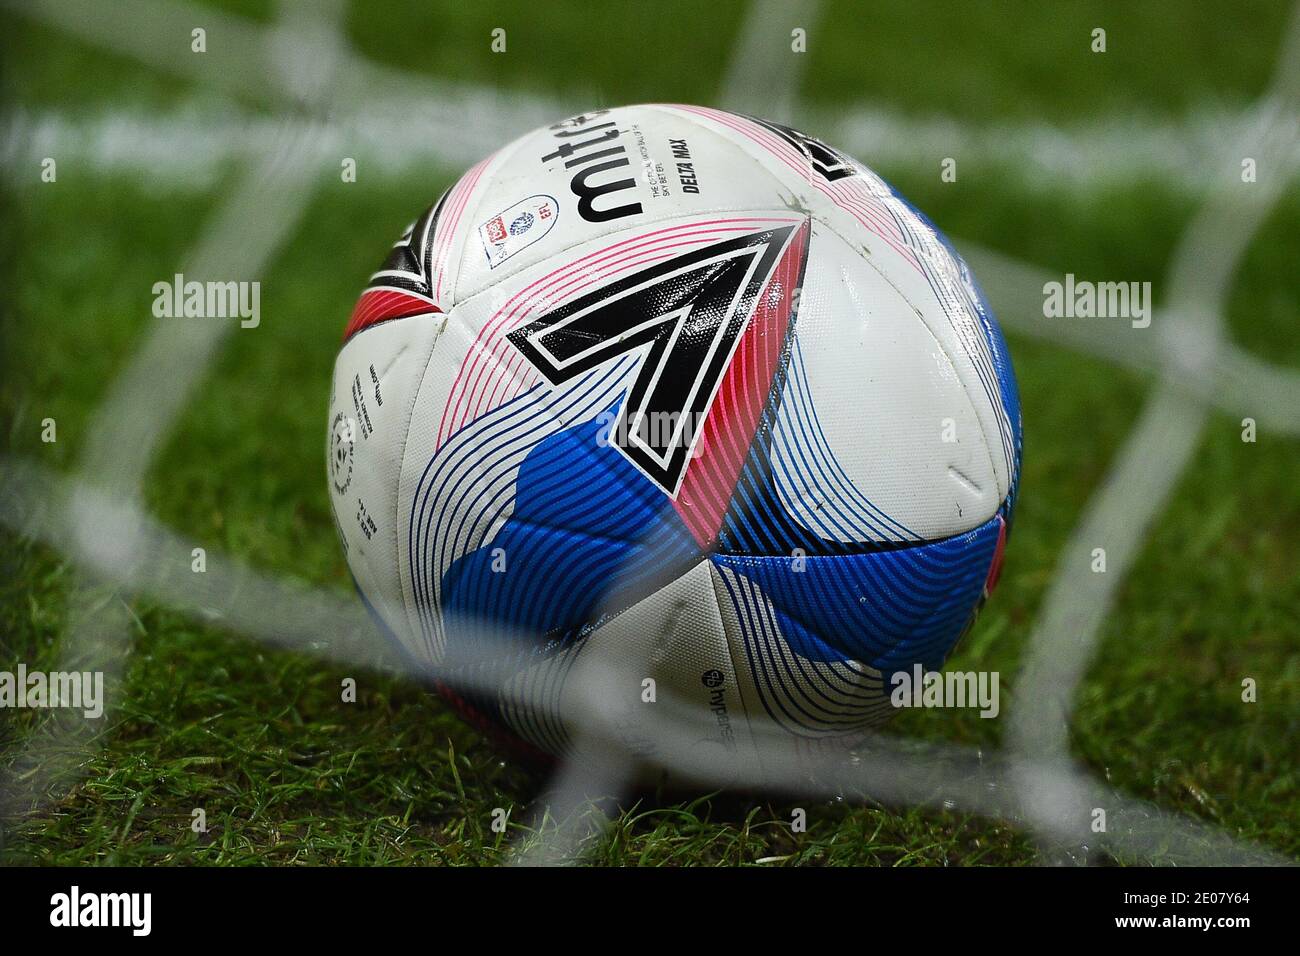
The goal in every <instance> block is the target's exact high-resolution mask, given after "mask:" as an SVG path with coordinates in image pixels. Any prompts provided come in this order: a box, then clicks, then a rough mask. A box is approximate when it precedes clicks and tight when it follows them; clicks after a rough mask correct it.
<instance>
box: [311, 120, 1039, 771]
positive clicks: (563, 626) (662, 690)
mask: <svg viewBox="0 0 1300 956" xmlns="http://www.w3.org/2000/svg"><path fill="white" fill-rule="evenodd" d="M329 428H330V430H329V456H328V460H329V482H330V491H331V499H332V502H333V506H334V512H335V518H336V521H337V524H338V529H339V533H340V537H341V539H342V542H343V547H344V549H345V551H346V554H347V561H348V564H349V566H350V568H351V571H352V574H353V577H354V579H355V582H356V585H357V588H358V590H359V591H360V593H361V594H362V596H363V597H364V598H365V599H366V601H367V602H368V604H369V605H370V606H371V607H372V609H373V610H374V611H375V614H376V616H377V617H378V618H379V619H380V621H381V623H382V625H383V627H384V629H385V630H386V631H387V632H388V633H389V634H390V635H391V637H392V639H393V640H394V641H395V642H396V644H397V645H398V646H399V647H400V648H401V649H402V650H403V652H404V653H405V654H406V655H407V656H408V657H409V658H410V659H411V660H412V661H414V662H415V663H416V664H417V665H419V666H421V667H423V668H425V669H427V670H428V671H429V672H430V673H435V672H436V673H437V674H439V675H440V677H441V679H442V681H443V682H444V684H445V685H446V684H456V683H457V682H456V674H457V673H458V672H459V673H461V674H462V675H465V676H468V675H471V674H472V675H475V676H477V677H478V678H479V680H477V681H476V682H471V684H472V685H473V689H472V690H468V691H462V692H460V693H459V697H457V701H458V704H459V706H460V707H461V708H462V710H463V712H465V713H467V714H468V715H470V716H472V717H474V718H475V719H477V720H480V721H482V722H484V723H486V724H490V725H491V726H493V727H496V728H498V729H500V730H502V731H503V732H504V733H505V734H506V735H507V736H508V737H509V738H511V739H514V740H516V741H521V742H522V743H523V745H524V746H526V747H528V748H536V749H537V750H539V751H542V752H546V753H551V754H565V753H570V752H572V751H573V749H574V747H575V740H576V739H577V738H578V736H579V735H580V734H582V733H585V732H586V731H587V730H588V728H587V727H586V726H584V721H586V720H587V715H588V714H589V713H590V710H589V708H590V702H591V698H592V695H593V693H594V692H596V691H599V692H600V693H601V694H602V695H604V696H603V704H602V706H603V707H604V710H603V711H602V713H604V714H605V715H606V716H607V717H608V716H609V715H610V714H612V715H613V718H612V719H611V720H609V721H608V727H609V728H614V729H613V730H608V733H609V734H612V737H613V738H614V739H613V740H612V743H613V744H614V745H616V746H618V747H621V748H624V749H625V750H626V751H627V752H629V753H633V754H635V755H637V757H638V758H639V759H641V760H642V761H644V763H645V764H646V765H654V764H672V763H674V761H677V760H679V759H681V758H683V757H686V758H690V759H691V760H695V761H699V760H700V759H701V758H704V759H707V760H708V761H709V762H710V763H711V764H713V765H715V766H719V767H722V766H725V764H726V762H727V760H728V759H735V758H737V757H741V756H743V757H746V758H755V757H756V758H757V759H758V760H759V761H760V763H761V760H762V753H761V752H760V753H757V754H756V747H755V736H756V734H759V733H763V734H768V735H770V733H771V732H772V731H773V730H774V729H778V730H779V731H780V732H781V733H782V734H789V735H791V739H793V740H796V741H798V744H797V747H796V749H799V748H803V747H806V748H808V749H809V750H810V751H812V752H816V751H818V750H819V749H820V748H823V747H825V746H826V745H827V742H828V741H836V742H838V741H843V740H845V739H853V737H854V735H855V733H856V732H860V731H862V730H863V729H865V728H868V727H870V726H872V725H874V724H877V723H879V722H880V721H882V720H884V719H885V718H886V717H888V715H889V714H890V713H891V712H892V710H893V706H892V704H891V702H890V676H891V675H893V674H894V673H896V672H899V671H908V672H911V671H912V669H913V667H914V665H918V664H919V665H921V666H922V667H923V668H925V669H927V670H931V669H937V668H939V667H941V666H942V665H943V662H944V660H945V658H946V657H947V655H948V653H949V652H950V651H951V650H952V648H953V646H954V644H955V643H956V642H957V640H958V639H959V637H960V636H961V634H962V633H963V632H964V630H965V629H966V628H967V626H968V625H969V624H970V622H971V621H972V620H973V618H974V615H975V613H976V611H977V610H978V608H979V606H980V605H981V603H982V602H983V600H984V598H985V597H986V596H987V594H988V592H989V590H990V589H991V588H992V586H993V584H994V583H995V582H996V579H997V574H998V570H999V567H1000V564H1001V560H1002V552H1003V547H1004V545H1005V542H1006V537H1007V531H1008V528H1009V527H1010V522H1011V515H1012V510H1013V506H1014V503H1015V494H1016V485H1017V480H1018V475H1019V468H1020V454H1021V423H1020V408H1019V400H1018V398H1017V394H1016V383H1015V378H1014V376H1013V373H1012V369H1011V364H1010V360H1009V357H1008V355H1007V350H1006V345H1005V343H1004V341H1003V339H1002V335H1001V333H1000V331H999V329H998V326H997V324H996V322H995V320H994V318H993V316H992V314H991V312H990V310H989V308H988V305H987V303H986V302H985V300H984V297H983V295H982V294H981V292H980V291H979V288H978V286H977V285H976V284H975V282H974V280H973V278H972V276H971V275H970V273H969V271H968V270H967V268H966V265H965V263H964V262H963V261H962V259H961V257H960V256H958V255H957V254H956V252H955V251H954V250H953V248H952V247H951V245H950V244H949V243H948V242H947V240H946V239H945V238H944V237H943V236H942V235H941V234H940V233H939V231H938V230H937V229H936V228H935V227H934V226H933V225H932V224H931V223H930V222H929V221H928V220H927V219H926V218H925V217H924V216H923V215H922V214H921V213H919V212H918V211H917V210H916V209H914V208H913V207H912V206H911V205H910V204H908V202H907V201H906V200H905V199H903V198H902V197H901V196H899V195H898V194H897V193H896V192H895V191H894V190H893V189H892V188H891V187H890V186H889V185H888V184H887V183H886V182H884V181H883V180H882V179H880V177H878V176H876V175H875V174H874V173H872V172H871V170H869V169H867V168H866V167H865V166H863V165H862V164H860V163H858V162H856V161H855V160H853V159H851V158H850V157H848V156H845V155H843V154H842V153H840V152H838V151H837V150H835V149H833V148H831V147H828V146H826V145H825V144H823V143H821V142H819V141H818V140H816V139H813V138H811V137H809V136H806V135H804V134H803V133H800V132H798V131H796V130H793V129H790V128H788V127H785V126H781V125H777V124H775V123H769V122H766V121H763V120H758V119H753V118H750V117H746V116H740V115H737V114H733V113H727V112H723V111H720V110H715V109H705V108H701V107H694V106H678V105H671V106H670V105H644V106H632V107H626V108H618V109H609V110H598V111H594V112H591V113H586V114H583V115H580V116H575V117H572V118H571V119H567V120H564V121H562V122H559V123H556V124H555V125H553V126H550V127H548V128H545V129H540V130H537V131H534V132H532V133H529V134H528V135H526V136H524V137H522V138H521V139H519V140H517V141H516V142H514V143H512V144H510V145H508V146H506V147H505V148H504V149H502V150H500V151H499V152H497V153H495V154H493V155H492V156H489V157H488V158H486V159H484V160H483V161H482V162H480V163H478V164H477V165H476V166H474V167H473V168H471V169H470V170H469V171H468V172H466V173H465V174H464V176H462V177H461V178H460V180H459V181H458V182H457V183H456V184H455V185H453V186H452V187H451V188H450V189H449V190H447V192H446V193H445V194H443V196H442V197H441V198H440V199H439V200H438V201H437V202H436V203H435V204H434V205H433V206H432V207H430V208H429V209H428V210H427V211H426V212H425V213H424V214H423V215H421V216H420V217H419V218H418V219H417V220H416V221H415V222H414V223H413V224H412V225H411V227H410V228H409V229H408V230H407V231H406V233H405V234H404V235H403V236H402V237H401V238H400V239H399V240H398V242H397V243H396V244H395V245H394V246H393V248H392V250H391V252H390V253H389V255H388V258H387V259H386V260H385V261H384V263H383V266H382V268H381V269H380V270H379V271H378V272H376V273H375V274H374V276H373V277H372V278H371V280H370V285H369V286H368V288H366V290H365V291H364V292H363V293H362V295H361V298H360V300H359V301H358V303H357V305H356V308H355V310H354V312H353V314H352V317H351V320H350V321H349V322H348V324H347V328H346V332H345V336H344V345H343V347H342V350H341V351H340V353H339V355H338V359H337V362H336V366H335V372H334V383H333V391H332V395H331V399H330V413H329ZM485 674H487V675H490V680H489V681H487V682H486V683H485V682H484V680H483V679H482V678H483V676H484V675H485ZM647 679H650V680H652V681H653V682H654V683H653V685H649V684H647V683H646V681H647ZM651 686H652V687H653V694H647V693H646V689H647V687H651ZM445 689H446V690H447V692H448V693H452V692H451V690H450V688H449V687H446V688H445ZM651 697H653V700H654V702H653V703H651V702H649V698H651ZM665 702H668V703H670V704H671V705H672V706H673V707H675V708H677V710H676V711H675V712H676V713H679V714H686V715H687V716H688V717H690V718H691V719H695V720H697V723H698V728H697V730H696V732H694V733H693V734H692V735H690V738H691V741H692V742H691V743H690V744H682V743H681V742H680V740H679V739H677V738H673V740H674V741H676V742H671V743H670V742H666V741H665V739H663V738H662V737H661V736H660V735H657V734H656V732H655V728H654V724H653V720H654V714H653V713H652V711H653V708H654V707H657V706H660V705H662V704H664V703H665ZM783 739H784V738H783ZM683 747H686V748H687V750H689V751H690V752H689V753H683V752H682V748H683ZM674 748H676V752H674Z"/></svg>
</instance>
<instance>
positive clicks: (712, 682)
mask: <svg viewBox="0 0 1300 956" xmlns="http://www.w3.org/2000/svg"><path fill="white" fill-rule="evenodd" d="M725 680H726V678H725V677H723V676H722V671H720V670H711V671H705V672H704V673H703V674H701V675H700V683H702V684H703V685H704V686H705V687H721V686H722V683H723V681H725Z"/></svg>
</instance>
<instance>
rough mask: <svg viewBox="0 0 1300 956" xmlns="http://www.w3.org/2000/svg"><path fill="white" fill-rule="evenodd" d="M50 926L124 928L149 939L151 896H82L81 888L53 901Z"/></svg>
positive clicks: (135, 894) (93, 894) (117, 894)
mask: <svg viewBox="0 0 1300 956" xmlns="http://www.w3.org/2000/svg"><path fill="white" fill-rule="evenodd" d="M50 925H51V926H60V927H76V926H108V927H111V926H125V927H130V929H131V935H133V936H148V935H149V931H150V929H152V926H153V894H152V893H82V892H81V888H80V887H78V886H74V887H72V889H71V890H70V891H69V892H67V893H55V894H54V895H53V896H51V897H50Z"/></svg>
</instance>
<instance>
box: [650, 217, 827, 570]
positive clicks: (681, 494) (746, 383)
mask: <svg viewBox="0 0 1300 956" xmlns="http://www.w3.org/2000/svg"><path fill="white" fill-rule="evenodd" d="M810 232H811V229H810V225H809V223H808V222H807V221H805V222H804V224H803V225H802V226H800V227H799V229H798V231H797V232H795V234H794V235H793V236H792V237H791V238H790V241H789V243H787V245H786V248H785V251H784V252H783V253H782V255H781V259H780V261H779V262H778V263H777V265H776V268H775V269H773V270H772V275H771V277H770V278H769V279H768V281H767V285H766V286H765V287H764V288H763V291H762V292H761V293H760V294H759V297H758V299H757V300H756V301H755V304H754V314H753V317H752V318H751V319H750V321H749V325H748V326H747V327H746V328H745V331H744V333H743V334H742V335H741V337H740V342H739V343H738V344H737V345H736V351H735V354H734V355H733V356H732V359H731V365H730V366H728V368H727V371H726V373H725V374H724V375H723V377H722V381H721V382H720V383H719V385H718V391H717V395H716V396H715V398H714V400H713V404H712V405H711V406H710V408H709V411H708V415H707V416H706V417H705V419H704V427H703V429H702V430H701V432H700V437H699V445H698V446H697V447H696V449H695V457H694V458H693V459H692V460H691V463H690V465H689V466H688V467H687V469H686V475H685V477H684V478H683V479H682V484H681V488H680V489H678V492H677V498H676V500H675V501H674V502H673V507H674V508H676V509H677V513H678V514H679V515H681V518H682V521H683V522H685V524H686V527H687V528H689V529H690V531H691V534H692V535H694V537H695V540H696V541H697V542H699V544H700V546H701V547H703V548H708V547H710V546H711V545H712V544H713V542H714V539H715V538H716V537H717V535H718V531H719V529H721V527H722V519H723V516H724V515H726V513H727V508H728V506H729V505H730V503H731V496H732V493H733V492H734V491H735V489H736V481H737V479H738V478H739V477H740V469H741V467H742V466H743V465H744V463H745V457H746V455H747V454H748V453H749V447H750V444H751V443H752V442H753V440H754V433H755V431H756V430H757V429H758V420H759V418H760V417H761V416H762V414H763V409H764V407H765V406H766V404H767V399H768V396H769V394H770V393H771V390H772V380H773V379H774V378H775V376H776V372H777V368H778V367H779V366H780V364H781V357H782V353H783V352H784V350H785V345H786V338H787V333H788V331H789V328H790V322H791V320H792V319H793V318H794V311H795V299H796V295H797V292H798V289H799V284H800V283H801V282H802V280H803V270H804V264H805V263H806V262H807V260H808V241H809V236H810Z"/></svg>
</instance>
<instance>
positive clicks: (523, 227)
mask: <svg viewBox="0 0 1300 956" xmlns="http://www.w3.org/2000/svg"><path fill="white" fill-rule="evenodd" d="M531 228H533V214H532V213H531V212H526V213H523V214H522V215H520V216H519V217H518V218H517V219H516V220H515V221H514V222H512V223H511V224H510V235H512V236H520V235H523V234H524V233H525V232H527V231H528V230H529V229H531Z"/></svg>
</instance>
